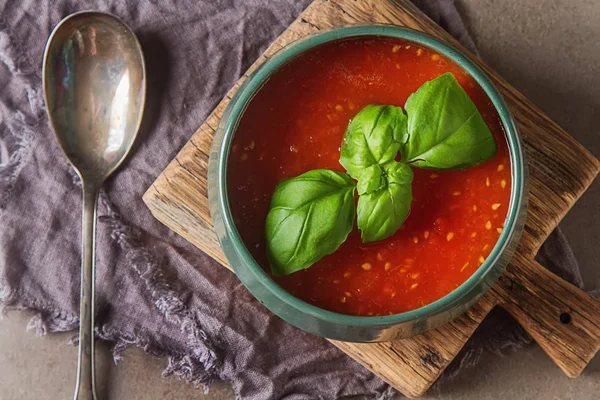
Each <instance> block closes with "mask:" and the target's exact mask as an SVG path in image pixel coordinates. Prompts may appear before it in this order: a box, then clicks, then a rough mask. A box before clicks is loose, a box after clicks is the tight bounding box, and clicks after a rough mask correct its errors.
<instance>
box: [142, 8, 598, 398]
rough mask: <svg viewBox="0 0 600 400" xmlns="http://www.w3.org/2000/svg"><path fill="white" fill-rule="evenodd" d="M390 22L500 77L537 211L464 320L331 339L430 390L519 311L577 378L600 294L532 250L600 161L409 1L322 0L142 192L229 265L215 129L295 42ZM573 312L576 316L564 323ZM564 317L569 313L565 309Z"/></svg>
mask: <svg viewBox="0 0 600 400" xmlns="http://www.w3.org/2000/svg"><path fill="white" fill-rule="evenodd" d="M368 23H386V24H394V25H399V26H406V27H409V28H413V29H416V30H420V31H424V32H426V33H429V34H431V35H433V36H435V37H438V38H440V39H442V40H445V41H447V42H449V43H450V44H451V45H453V46H454V47H456V48H458V49H460V50H461V51H462V52H463V53H465V54H467V55H469V56H470V58H471V59H472V60H473V61H474V62H475V63H477V64H478V65H479V66H480V67H481V68H482V69H483V70H484V71H485V72H486V73H487V74H488V75H489V76H490V77H491V78H492V80H493V82H494V84H495V85H496V87H497V88H498V89H499V90H500V92H501V93H502V95H503V96H504V98H505V99H506V102H507V104H508V106H509V108H510V110H511V112H512V113H513V115H514V117H515V120H516V122H517V126H518V129H519V131H520V133H521V136H522V138H523V141H524V144H525V148H526V152H527V155H528V164H529V172H530V178H531V179H530V200H529V213H528V217H527V220H526V224H525V229H524V234H523V238H522V240H521V243H520V245H519V248H518V250H517V254H516V255H515V257H514V258H513V260H512V261H511V263H510V264H509V266H508V268H507V270H506V272H505V273H504V275H503V276H502V277H501V278H500V280H499V281H498V283H497V284H496V285H495V286H494V287H493V288H492V290H490V291H489V292H488V294H486V295H485V296H484V297H483V298H482V299H480V300H479V302H478V303H477V304H476V305H475V306H473V307H472V308H471V309H470V310H469V311H467V312H466V313H465V314H463V315H462V316H460V317H459V318H457V319H456V320H454V321H452V322H450V323H448V324H446V325H444V326H442V327H441V328H439V329H436V330H434V331H430V332H427V333H425V334H422V335H419V336H416V337H413V338H410V339H404V340H398V341H395V342H387V343H376V344H357V343H346V342H338V341H332V343H333V344H334V345H336V346H337V347H339V348H340V349H342V350H343V351H344V352H346V353H347V354H348V355H349V356H351V357H353V358H354V359H355V360H357V361H358V362H360V363H361V364H362V365H364V366H365V367H366V368H368V369H370V370H371V371H373V372H374V373H376V374H377V375H379V376H380V377H381V378H382V379H384V380H385V381H386V382H388V383H390V384H391V385H392V386H394V387H395V388H397V389H398V390H400V391H401V392H402V393H404V394H405V395H407V396H409V397H417V396H420V395H422V394H423V393H424V392H425V391H426V390H427V389H428V388H429V387H430V386H431V384H432V383H433V382H434V381H435V380H436V379H437V377H438V376H439V375H440V374H441V372H442V371H443V370H444V369H445V368H446V367H447V366H448V364H449V363H450V362H451V361H452V360H453V359H454V357H455V356H456V354H457V353H458V352H459V351H460V349H461V348H462V347H463V346H464V344H465V342H466V341H467V340H468V338H469V337H470V336H471V335H472V333H473V332H474V330H475V329H476V328H477V326H479V324H480V323H481V321H482V320H483V318H485V316H486V315H487V314H488V313H489V312H490V310H491V309H492V308H493V307H494V306H496V305H501V306H502V307H503V308H505V309H506V310H508V312H509V313H510V314H511V315H512V316H514V317H515V318H516V319H517V320H518V321H519V322H520V323H521V325H522V326H523V327H524V328H525V329H526V330H527V331H528V332H529V333H530V334H531V335H532V336H533V338H534V339H535V340H536V341H537V342H538V343H539V344H540V346H541V347H542V348H543V349H544V350H545V351H546V352H547V353H548V354H549V356H550V357H552V359H553V360H554V361H555V362H556V363H557V364H558V365H559V367H560V368H561V369H562V370H563V371H564V372H565V373H566V374H567V375H568V376H577V375H578V374H579V373H581V371H582V370H583V368H585V366H586V365H587V363H588V362H589V361H590V360H591V358H592V357H593V356H594V354H595V353H596V352H597V351H598V349H599V348H600V302H599V301H598V300H597V299H594V298H592V297H591V296H589V295H587V294H585V293H583V292H582V291H581V290H579V289H577V288H575V287H574V286H572V285H570V284H568V283H567V282H565V281H563V280H561V279H560V278H558V277H556V276H555V275H553V274H552V273H550V272H548V271H546V270H545V269H544V268H543V267H541V266H540V265H539V264H537V263H536V262H535V261H534V258H533V257H534V255H535V253H536V252H537V250H538V249H539V247H540V246H541V244H542V243H543V241H544V240H545V239H546V237H547V236H548V235H549V234H550V232H552V230H553V229H554V228H555V227H556V226H557V225H558V223H559V221H560V220H561V219H562V218H563V216H564V215H565V214H566V212H567V211H568V210H569V209H570V208H571V207H572V206H573V204H574V203H575V201H576V200H577V199H578V198H579V197H580V196H581V195H582V194H583V192H584V191H585V190H586V189H587V188H588V186H589V185H590V184H591V182H592V181H593V179H594V178H595V177H596V175H597V174H598V171H599V170H600V162H599V161H598V160H597V159H596V158H595V157H593V156H592V155H591V154H590V153H589V152H588V151H587V150H585V149H584V148H583V147H582V146H581V145H580V144H579V143H577V142H576V141H575V140H574V139H573V138H572V137H570V136H569V135H568V134H567V133H566V132H565V131H564V130H562V129H561V128H560V127H559V126H558V125H557V124H555V123H554V122H553V121H552V120H550V118H548V117H547V116H546V115H545V114H543V113H542V112H541V111H540V110H539V109H538V108H537V107H535V106H534V105H533V104H531V103H530V102H529V101H528V100H527V99H526V98H525V97H524V96H523V95H522V94H521V93H519V92H518V91H517V90H515V89H514V88H513V87H511V86H510V85H509V84H508V83H507V82H506V81H505V80H504V79H502V78H501V77H500V76H498V75H497V74H496V73H495V72H494V71H493V70H492V69H490V68H489V67H488V66H486V65H485V64H483V62H482V61H481V60H479V59H477V58H476V57H475V56H474V55H473V54H471V53H469V51H468V50H466V49H465V48H463V47H462V46H461V45H460V44H459V43H458V42H457V41H456V40H455V39H454V38H452V37H451V36H450V35H449V34H448V33H446V32H445V31H444V30H443V29H442V28H440V27H439V26H438V25H436V24H435V23H433V22H432V21H431V20H429V19H428V18H427V17H426V16H425V15H423V14H422V13H421V12H420V11H419V10H418V9H417V8H416V7H415V6H414V5H413V4H412V3H410V2H408V1H406V0H396V1H391V0H354V1H352V0H332V1H325V0H317V1H315V2H313V3H312V4H311V5H310V6H309V7H308V8H307V9H306V10H305V11H304V12H303V13H302V15H300V17H299V18H298V19H297V20H296V21H295V22H294V23H293V24H292V25H291V26H290V27H289V28H288V29H287V30H286V31H285V32H283V33H282V35H281V36H279V38H277V40H276V41H275V42H274V43H273V44H272V45H271V46H270V47H269V48H268V49H267V50H266V51H265V53H264V54H263V55H262V56H261V57H260V58H259V59H258V60H257V62H256V63H255V64H254V65H253V66H252V67H251V68H250V69H249V71H248V72H247V73H246V74H245V75H244V76H243V77H242V78H241V79H240V81H238V83H237V84H236V85H235V86H234V87H233V88H232V89H231V91H230V92H229V93H228V94H227V96H226V97H225V98H224V99H223V101H222V102H221V103H220V104H219V105H218V106H217V108H216V109H215V110H214V111H213V112H212V113H211V115H210V116H209V117H208V119H207V121H206V122H205V123H204V124H203V125H202V126H201V127H200V128H199V129H198V131H197V132H196V133H195V134H194V136H193V137H192V139H191V140H190V142H189V143H188V144H187V145H186V146H184V148H183V149H182V150H181V152H180V153H179V154H178V155H177V157H176V158H175V159H174V160H173V161H172V162H171V163H170V164H169V166H168V167H167V168H166V169H165V171H164V172H163V173H162V174H161V175H160V177H159V178H158V179H157V180H156V182H154V184H153V185H152V187H150V188H149V189H148V191H147V192H146V194H145V195H144V201H145V202H146V204H147V205H148V207H149V208H150V210H151V211H152V213H153V214H154V216H155V217H156V218H158V219H159V220H160V221H162V222H163V223H165V224H166V225H167V226H169V227H170V228H171V229H173V230H174V231H176V232H177V233H179V234H181V235H182V236H183V237H185V238H186V239H187V240H189V241H191V242H192V243H193V244H194V245H196V246H198V247H199V248H200V249H202V250H203V251H205V252H206V253H207V254H209V255H210V256H211V257H213V258H215V259H216V260H217V261H219V262H220V263H221V264H223V265H224V266H227V267H229V266H228V264H227V260H226V258H225V256H224V255H223V253H222V252H221V250H220V247H219V244H218V241H217V238H216V235H215V233H214V231H213V226H212V222H211V218H210V213H209V209H208V200H207V165H208V155H209V152H210V144H211V142H212V138H213V135H214V131H215V128H216V127H217V124H218V122H219V119H220V118H221V116H222V114H223V111H224V109H225V107H226V106H227V104H228V102H229V100H230V99H231V96H232V94H233V93H235V91H236V90H237V89H238V88H239V86H240V85H241V83H242V82H243V80H244V79H245V78H246V77H247V76H248V74H249V73H250V72H251V71H252V70H254V68H256V66H257V65H258V64H260V63H261V62H263V61H264V60H265V59H266V58H267V57H268V56H270V55H271V54H273V53H274V52H276V51H277V50H279V49H280V48H281V47H283V46H285V45H286V44H287V43H289V42H291V41H293V40H295V39H298V38H300V37H302V36H305V35H306V34H309V33H314V32H318V31H320V30H324V29H329V28H333V27H339V26H343V25H358V24H368ZM563 314H565V315H566V314H568V315H569V321H568V322H566V323H565V322H561V315H563ZM562 318H563V321H566V318H567V317H565V316H564V315H563V317H562Z"/></svg>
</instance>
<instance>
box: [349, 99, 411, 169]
mask: <svg viewBox="0 0 600 400" xmlns="http://www.w3.org/2000/svg"><path fill="white" fill-rule="evenodd" d="M406 124H407V118H406V114H404V112H402V108H400V107H394V106H375V105H370V106H367V107H365V108H364V109H363V110H362V111H361V112H359V113H358V114H357V115H356V116H355V117H354V119H353V120H352V122H350V124H349V125H348V129H347V130H346V134H345V135H344V140H343V142H342V148H341V151H340V164H342V166H343V167H344V168H346V171H348V174H349V175H350V176H351V177H353V178H354V179H358V178H359V177H360V175H361V173H362V172H363V170H364V169H366V168H368V167H370V166H371V165H373V164H385V163H387V162H389V161H392V160H393V159H394V158H395V157H396V154H398V150H399V149H400V147H401V145H402V143H404V142H405V141H406Z"/></svg>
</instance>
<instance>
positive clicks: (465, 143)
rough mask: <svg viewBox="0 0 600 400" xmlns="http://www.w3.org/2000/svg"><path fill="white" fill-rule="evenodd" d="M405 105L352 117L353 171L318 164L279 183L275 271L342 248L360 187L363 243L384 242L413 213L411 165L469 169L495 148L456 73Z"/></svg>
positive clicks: (274, 202) (346, 150)
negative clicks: (337, 169)
mask: <svg viewBox="0 0 600 400" xmlns="http://www.w3.org/2000/svg"><path fill="white" fill-rule="evenodd" d="M405 111H406V113H404V112H403V110H402V108H400V107H395V106H382V105H370V106H367V107H365V108H364V109H363V110H362V111H361V112H359V113H358V114H357V115H356V116H355V117H354V119H353V120H352V121H351V122H350V124H349V126H348V129H347V131H346V134H345V135H344V141H343V143H342V147H341V152H340V164H342V166H343V167H344V168H345V169H346V171H347V172H348V174H349V175H350V176H348V175H346V174H343V173H339V172H334V171H330V170H325V169H319V170H313V171H308V172H306V173H304V174H302V175H300V176H297V177H295V178H291V179H286V180H284V181H282V182H280V183H279V185H277V187H276V188H275V192H274V194H273V197H272V199H271V204H270V207H269V213H268V215H267V220H266V229H265V231H266V240H267V256H268V259H269V263H270V265H271V271H272V273H273V275H288V274H291V273H293V272H295V271H298V270H301V269H305V268H308V267H310V266H311V265H312V264H314V263H315V262H317V261H319V260H320V259H321V258H323V257H324V256H326V255H327V254H331V253H333V252H334V251H335V250H337V248H338V247H339V246H340V245H341V244H342V243H343V242H344V241H345V240H346V238H347V236H348V234H349V233H350V231H351V230H352V226H353V224H354V217H355V209H354V191H355V189H356V190H357V192H358V195H359V197H358V205H357V208H356V214H357V225H358V228H359V229H360V231H361V238H362V241H363V242H364V243H367V242H373V241H378V240H383V239H386V238H388V237H390V236H392V235H393V234H394V233H395V232H396V231H397V230H398V228H400V227H401V226H402V224H403V223H404V221H405V220H406V218H407V217H408V215H409V214H410V205H411V202H412V180H413V172H412V170H411V168H410V167H419V168H429V169H437V170H448V169H464V168H469V167H472V166H476V165H479V164H482V163H483V162H485V161H487V160H489V159H490V158H492V157H493V156H494V154H495V153H496V144H495V142H494V138H493V136H492V134H491V132H490V130H489V128H488V127H487V125H486V124H485V122H484V120H483V118H482V116H481V114H480V113H479V111H477V108H476V106H475V104H473V102H472V101H471V99H470V98H469V96H468V95H467V93H466V92H465V91H464V90H463V89H462V87H461V86H460V84H459V83H458V82H457V81H456V79H455V78H454V75H452V74H451V73H446V74H443V75H441V76H439V77H438V78H436V79H434V80H432V81H429V82H426V83H425V84H423V85H422V86H421V87H420V88H419V89H418V90H417V91H416V92H415V93H413V94H412V95H411V96H410V97H409V98H408V100H407V101H406V104H405ZM398 152H400V153H401V161H400V162H397V161H395V159H396V156H397V155H398ZM350 177H352V178H354V179H356V180H357V181H358V183H354V181H353V180H352V179H351V178H350Z"/></svg>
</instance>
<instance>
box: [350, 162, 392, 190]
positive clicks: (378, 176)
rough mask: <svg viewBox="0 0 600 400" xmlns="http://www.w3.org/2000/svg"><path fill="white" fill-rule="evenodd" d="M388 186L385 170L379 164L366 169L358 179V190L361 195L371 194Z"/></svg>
mask: <svg viewBox="0 0 600 400" xmlns="http://www.w3.org/2000/svg"><path fill="white" fill-rule="evenodd" d="M385 185H387V181H386V179H385V176H384V173H383V169H381V166H380V165H379V164H373V165H371V166H370V167H369V168H367V169H365V170H364V171H363V172H362V173H361V174H360V177H359V178H358V184H357V185H356V189H357V190H358V194H359V195H363V194H366V193H371V192H374V191H376V190H379V189H381V188H382V187H384V186H385Z"/></svg>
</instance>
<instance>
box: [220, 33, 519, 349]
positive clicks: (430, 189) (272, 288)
mask: <svg viewBox="0 0 600 400" xmlns="http://www.w3.org/2000/svg"><path fill="white" fill-rule="evenodd" d="M445 73H452V75H453V76H454V77H455V78H456V80H457V81H458V83H459V84H460V86H462V88H463V89H464V91H465V92H466V93H467V94H468V96H469V97H470V99H471V100H472V102H473V103H474V104H475V106H476V107H477V110H478V111H479V113H480V114H481V116H482V117H483V120H484V121H485V123H486V125H487V126H488V128H489V130H490V131H491V134H492V135H493V138H494V141H495V144H496V149H497V150H496V154H495V155H494V156H493V157H492V158H491V159H489V160H488V161H486V162H485V163H483V164H481V165H478V166H475V167H473V168H468V169H464V170H443V171H440V170H435V169H427V168H413V174H414V178H413V182H412V203H411V209H410V215H409V216H408V217H407V218H406V220H405V221H404V223H403V224H402V226H401V227H400V228H399V229H398V230H397V231H396V232H395V233H394V234H393V235H392V236H391V237H389V238H387V239H385V240H381V241H375V242H372V243H363V242H362V241H361V236H360V233H359V231H358V229H357V227H356V223H355V225H354V228H353V229H352V231H351V232H350V233H349V235H348V237H347V239H346V240H345V241H344V242H343V243H342V244H341V245H340V247H339V248H338V249H337V250H335V251H334V252H333V253H331V254H329V255H326V256H324V257H323V258H321V259H320V260H318V261H317V262H316V263H315V264H314V265H312V266H311V267H310V268H307V269H303V270H300V271H297V272H294V273H291V274H289V275H284V276H274V275H273V274H272V273H271V272H270V269H269V259H268V257H267V254H266V253H267V252H266V249H265V218H266V216H267V213H268V211H269V203H270V201H271V196H272V195H273V191H274V189H275V187H276V186H277V184H278V183H279V182H281V181H282V180H283V179H286V178H290V177H294V176H298V175H300V174H302V173H304V172H306V171H309V170H313V169H317V168H327V169H330V170H333V171H339V172H343V171H344V169H343V167H342V166H341V165H340V146H341V143H342V140H343V138H344V133H345V131H346V129H347V127H348V123H349V121H351V120H352V119H353V118H354V117H355V115H356V114H357V113H358V112H359V111H360V110H361V109H363V108H364V107H366V106H368V105H371V104H390V105H395V106H404V104H405V102H406V100H407V98H408V97H409V96H410V94H411V93H413V92H415V91H416V90H417V89H418V88H419V87H420V86H421V85H423V84H424V83H425V82H427V81H430V80H432V79H435V78H436V77H438V76H440V75H442V74H445ZM526 175H527V173H526V164H525V162H524V155H523V150H522V147H521V142H520V139H519V136H518V133H517V130H516V127H515V124H514V121H513V118H512V116H511V114H510V112H509V110H508V108H507V106H506V104H505V102H504V100H503V99H502V96H501V95H500V94H499V93H498V91H497V90H496V88H495V87H494V86H493V84H492V83H491V81H490V79H489V78H488V77H487V76H486V74H485V73H484V72H483V71H482V70H481V69H480V68H479V67H477V66H476V65H475V64H474V63H473V62H472V61H470V60H469V59H468V58H467V57H466V56H464V55H463V54H461V53H460V52H459V51H458V50H456V49H455V48H453V47H451V46H450V45H448V44H446V43H443V42H441V41H439V40H437V39H434V38H432V37H430V36H428V35H426V34H423V33H420V32H416V31H413V30H409V29H404V28H398V27H392V26H361V27H348V28H342V29H338V30H333V31H328V32H325V33H321V34H317V35H312V36H308V37H305V38H302V39H300V40H298V41H296V42H294V43H292V44H290V45H288V46H287V47H285V48H283V49H281V50H280V51H279V52H278V53H276V54H275V55H273V56H272V57H270V58H269V59H268V60H267V61H265V62H264V63H263V64H262V65H261V66H259V67H258V68H257V69H256V70H255V71H254V72H253V73H252V75H251V76H249V77H248V79H246V81H245V82H244V84H243V85H242V86H241V87H240V88H239V90H238V91H237V92H236V94H235V96H234V97H233V98H232V100H231V102H230V103H229V105H228V107H227V109H226V110H225V112H224V115H223V117H222V119H221V121H220V124H219V126H218V129H217V132H216V135H215V138H214V142H213V145H212V149H211V154H210V162H209V200H210V208H211V215H212V219H213V223H214V226H215V231H216V233H217V236H218V239H219V242H220V244H221V246H222V249H223V251H224V253H225V255H226V257H227V259H228V261H229V263H230V264H231V266H232V267H233V269H234V270H235V272H236V274H237V275H238V277H239V278H240V280H241V281H242V283H243V284H244V285H245V286H246V287H247V288H248V290H249V291H250V292H251V293H252V294H253V295H254V296H255V297H256V298H257V299H258V300H259V301H260V302H261V303H263V304H264V305H265V306H266V307H267V308H268V309H269V310H271V311H272V312H273V313H275V314H276V315H278V316H279V317H281V318H282V319H284V320H286V321H287V322H289V323H291V324H293V325H295V326H297V327H299V328H301V329H303V330H305V331H308V332H311V333H314V334H317V335H320V336H324V337H328V338H332V339H336V340H344V341H356V342H371V341H386V340H394V339H398V338H405V337H410V336H413V335H416V334H419V333H422V332H424V331H427V330H430V329H434V328H436V327H438V326H440V325H441V324H443V323H445V322H447V321H449V320H451V319H453V318H454V317H456V316H457V315H459V314H461V313H462V312H464V311H465V310H466V309H468V307H469V306H471V305H472V304H473V303H474V302H475V301H476V300H477V299H478V298H479V297H480V296H481V295H483V294H484V293H485V292H486V291H487V290H488V289H489V288H490V287H491V286H492V285H493V284H494V282H495V281H496V280H497V279H498V277H499V276H500V275H501V273H502V272H503V270H504V268H505V266H506V264H507V263H508V261H509V260H510V258H511V257H512V255H513V253H514V251H515V249H516V246H517V244H518V241H519V239H520V236H521V231H522V228H523V222H524V217H525V214H526V198H527V186H526Z"/></svg>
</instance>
